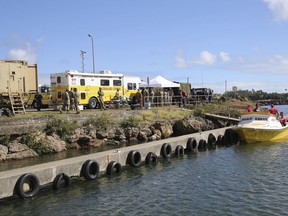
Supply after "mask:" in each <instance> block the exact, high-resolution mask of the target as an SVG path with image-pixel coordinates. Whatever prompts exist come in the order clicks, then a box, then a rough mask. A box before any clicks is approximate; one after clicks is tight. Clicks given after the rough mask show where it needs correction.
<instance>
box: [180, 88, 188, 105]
mask: <svg viewBox="0 0 288 216" xmlns="http://www.w3.org/2000/svg"><path fill="white" fill-rule="evenodd" d="M186 103H187V94H186V92H185V91H184V90H182V91H181V104H182V106H185V105H186Z"/></svg>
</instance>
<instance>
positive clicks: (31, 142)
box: [21, 133, 53, 155]
mask: <svg viewBox="0 0 288 216" xmlns="http://www.w3.org/2000/svg"><path fill="white" fill-rule="evenodd" d="M35 136H36V135H35V134H31V133H27V134H24V135H23V136H22V137H21V143H23V144H26V145H27V146H28V147H29V148H31V149H33V150H34V151H35V152H37V154H39V155H42V154H47V153H51V152H52V151H53V149H52V148H51V147H50V146H48V145H47V141H46V139H37V138H36V137H35Z"/></svg>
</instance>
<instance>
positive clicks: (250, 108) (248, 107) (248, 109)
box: [247, 104, 253, 112]
mask: <svg viewBox="0 0 288 216" xmlns="http://www.w3.org/2000/svg"><path fill="white" fill-rule="evenodd" d="M252 111H253V110H252V107H251V105H250V104H249V105H247V112H252Z"/></svg>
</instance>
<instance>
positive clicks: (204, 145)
mask: <svg viewBox="0 0 288 216" xmlns="http://www.w3.org/2000/svg"><path fill="white" fill-rule="evenodd" d="M198 150H199V151H206V150H207V142H206V140H203V139H200V140H199V143H198Z"/></svg>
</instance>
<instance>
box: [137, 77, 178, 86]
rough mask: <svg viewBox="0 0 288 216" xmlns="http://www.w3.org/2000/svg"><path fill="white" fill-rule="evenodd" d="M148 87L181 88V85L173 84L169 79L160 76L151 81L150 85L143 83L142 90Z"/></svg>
mask: <svg viewBox="0 0 288 216" xmlns="http://www.w3.org/2000/svg"><path fill="white" fill-rule="evenodd" d="M147 87H151V88H175V87H176V88H177V87H178V88H179V87H180V84H179V83H174V82H171V81H169V80H167V79H165V78H164V77H162V76H160V75H158V76H157V77H155V78H153V79H151V80H150V82H149V85H148V83H146V82H143V83H141V84H140V88H147Z"/></svg>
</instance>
